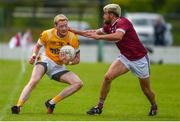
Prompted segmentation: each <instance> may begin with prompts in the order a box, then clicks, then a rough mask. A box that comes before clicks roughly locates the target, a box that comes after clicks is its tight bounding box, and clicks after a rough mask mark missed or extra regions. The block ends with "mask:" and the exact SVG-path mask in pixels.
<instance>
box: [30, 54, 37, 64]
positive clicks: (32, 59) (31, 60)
mask: <svg viewBox="0 0 180 122" xmlns="http://www.w3.org/2000/svg"><path fill="white" fill-rule="evenodd" d="M35 60H36V56H35V55H32V56H31V58H30V59H29V63H30V64H34V62H35Z"/></svg>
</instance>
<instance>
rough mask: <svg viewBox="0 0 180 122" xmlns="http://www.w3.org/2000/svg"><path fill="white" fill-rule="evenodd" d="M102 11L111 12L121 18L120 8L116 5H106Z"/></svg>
mask: <svg viewBox="0 0 180 122" xmlns="http://www.w3.org/2000/svg"><path fill="white" fill-rule="evenodd" d="M103 11H104V12H105V11H107V12H112V13H114V14H115V15H117V16H118V17H119V16H121V7H120V6H119V5H118V4H108V5H106V6H104V8H103Z"/></svg>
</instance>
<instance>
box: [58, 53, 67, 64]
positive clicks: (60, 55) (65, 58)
mask: <svg viewBox="0 0 180 122" xmlns="http://www.w3.org/2000/svg"><path fill="white" fill-rule="evenodd" d="M59 57H60V60H61V61H62V62H63V64H65V65H68V64H69V59H68V58H67V56H66V54H65V53H64V52H61V51H60V52H59Z"/></svg>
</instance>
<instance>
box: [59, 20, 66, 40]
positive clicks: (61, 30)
mask: <svg viewBox="0 0 180 122" xmlns="http://www.w3.org/2000/svg"><path fill="white" fill-rule="evenodd" d="M56 29H57V31H58V32H59V34H61V35H62V36H66V34H67V32H68V22H67V21H66V20H64V21H59V22H58V23H57V24H56Z"/></svg>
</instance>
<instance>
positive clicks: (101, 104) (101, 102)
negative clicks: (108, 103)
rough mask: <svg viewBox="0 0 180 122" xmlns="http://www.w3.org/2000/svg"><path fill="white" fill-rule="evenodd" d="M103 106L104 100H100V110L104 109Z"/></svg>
mask: <svg viewBox="0 0 180 122" xmlns="http://www.w3.org/2000/svg"><path fill="white" fill-rule="evenodd" d="M103 105H104V99H102V98H100V99H99V103H98V105H97V106H98V108H100V109H102V108H103Z"/></svg>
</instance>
